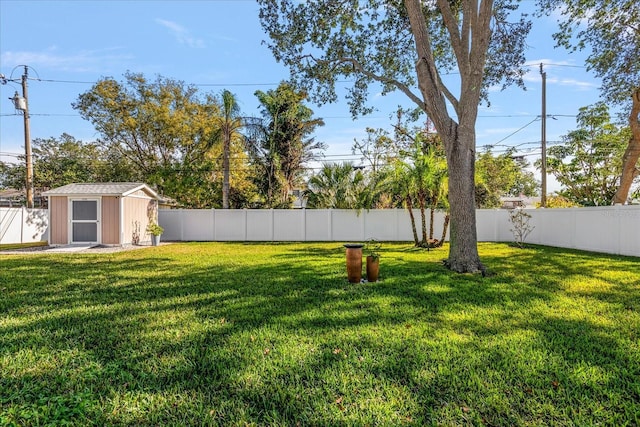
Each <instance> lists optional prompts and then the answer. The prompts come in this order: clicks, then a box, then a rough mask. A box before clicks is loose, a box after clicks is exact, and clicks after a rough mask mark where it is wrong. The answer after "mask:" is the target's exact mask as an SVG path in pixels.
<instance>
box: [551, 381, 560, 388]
mask: <svg viewBox="0 0 640 427" xmlns="http://www.w3.org/2000/svg"><path fill="white" fill-rule="evenodd" d="M551 385H552V386H553V388H554V389H555V390H557V389H558V387H560V383H559V382H558V381H551Z"/></svg>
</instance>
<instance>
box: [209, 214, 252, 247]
mask: <svg viewBox="0 0 640 427" xmlns="http://www.w3.org/2000/svg"><path fill="white" fill-rule="evenodd" d="M214 214H215V239H214V240H219V241H221V242H232V241H240V242H241V241H245V240H247V226H246V225H247V211H246V210H244V209H216V210H215V211H214Z"/></svg>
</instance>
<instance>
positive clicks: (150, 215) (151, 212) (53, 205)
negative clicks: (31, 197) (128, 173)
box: [43, 182, 158, 246]
mask: <svg viewBox="0 0 640 427" xmlns="http://www.w3.org/2000/svg"><path fill="white" fill-rule="evenodd" d="M43 195H44V196H47V197H49V244H50V245H69V244H102V245H112V246H122V245H129V244H139V243H147V242H150V241H151V237H150V235H149V234H148V233H147V232H146V229H147V225H148V224H149V223H150V222H152V221H153V222H157V221H158V194H156V192H155V191H153V190H152V189H151V188H150V187H149V186H148V185H146V184H143V183H140V182H108V183H86V184H84V183H83V184H69V185H65V186H63V187H58V188H54V189H52V190H49V191H46V192H44V193H43Z"/></svg>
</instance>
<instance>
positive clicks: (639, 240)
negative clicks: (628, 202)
mask: <svg viewBox="0 0 640 427" xmlns="http://www.w3.org/2000/svg"><path fill="white" fill-rule="evenodd" d="M616 207H617V208H618V209H617V210H615V211H613V212H609V213H608V215H612V216H614V217H615V219H616V220H617V222H618V223H617V233H616V236H617V237H618V238H617V240H618V250H617V253H619V254H621V255H633V256H640V207H639V206H616ZM612 238H615V237H612Z"/></svg>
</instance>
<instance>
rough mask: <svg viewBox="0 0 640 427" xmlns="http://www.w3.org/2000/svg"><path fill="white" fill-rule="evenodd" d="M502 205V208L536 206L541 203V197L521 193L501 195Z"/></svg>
mask: <svg viewBox="0 0 640 427" xmlns="http://www.w3.org/2000/svg"><path fill="white" fill-rule="evenodd" d="M500 202H501V203H502V205H501V206H500V207H501V208H502V209H515V208H531V209H532V208H536V207H538V204H539V203H540V197H527V196H525V195H522V194H521V195H520V196H517V197H500Z"/></svg>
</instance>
